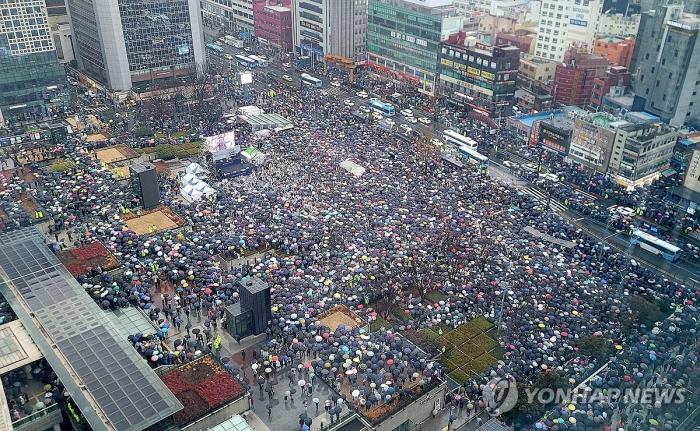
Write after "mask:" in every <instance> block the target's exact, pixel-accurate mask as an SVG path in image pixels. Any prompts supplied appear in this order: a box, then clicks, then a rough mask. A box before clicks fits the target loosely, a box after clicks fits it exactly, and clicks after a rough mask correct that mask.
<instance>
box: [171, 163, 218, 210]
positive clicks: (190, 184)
mask: <svg viewBox="0 0 700 431" xmlns="http://www.w3.org/2000/svg"><path fill="white" fill-rule="evenodd" d="M188 168H189V166H188ZM214 194H216V190H214V189H213V188H211V187H210V186H209V184H207V183H205V182H204V181H202V180H200V179H199V178H197V177H196V176H195V175H194V174H192V173H189V172H188V173H186V174H185V175H183V176H181V177H180V195H181V196H182V197H183V199H185V200H186V201H187V202H195V201H198V200H200V199H201V198H202V197H204V196H207V197H208V196H212V195H214Z"/></svg>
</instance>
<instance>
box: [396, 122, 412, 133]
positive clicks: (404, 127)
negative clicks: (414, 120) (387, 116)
mask: <svg viewBox="0 0 700 431" xmlns="http://www.w3.org/2000/svg"><path fill="white" fill-rule="evenodd" d="M399 129H401V131H402V132H403V133H404V134H407V135H408V134H411V133H413V128H412V127H411V126H409V125H408V124H402V125H401V126H400V127H399Z"/></svg>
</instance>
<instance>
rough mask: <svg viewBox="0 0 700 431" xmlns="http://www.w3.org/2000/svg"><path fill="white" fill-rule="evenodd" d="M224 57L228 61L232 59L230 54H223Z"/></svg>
mask: <svg viewBox="0 0 700 431" xmlns="http://www.w3.org/2000/svg"><path fill="white" fill-rule="evenodd" d="M224 58H225V59H226V60H229V61H231V60H233V56H232V55H231V54H224Z"/></svg>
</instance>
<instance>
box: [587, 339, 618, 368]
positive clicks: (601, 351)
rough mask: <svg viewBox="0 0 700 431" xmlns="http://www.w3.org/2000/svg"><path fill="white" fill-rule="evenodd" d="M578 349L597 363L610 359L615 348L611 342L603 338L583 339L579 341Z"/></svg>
mask: <svg viewBox="0 0 700 431" xmlns="http://www.w3.org/2000/svg"><path fill="white" fill-rule="evenodd" d="M578 348H579V351H580V352H581V353H583V354H584V355H586V356H590V357H591V358H594V359H595V360H597V361H600V362H604V361H607V360H608V359H610V356H612V354H613V352H614V351H615V348H614V347H613V344H612V342H611V341H610V340H608V339H605V338H603V337H595V336H589V337H583V338H581V339H580V340H579V343H578Z"/></svg>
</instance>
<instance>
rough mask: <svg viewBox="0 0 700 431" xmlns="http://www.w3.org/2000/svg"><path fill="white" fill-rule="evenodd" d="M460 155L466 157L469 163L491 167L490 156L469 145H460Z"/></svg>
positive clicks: (481, 166)
mask: <svg viewBox="0 0 700 431" xmlns="http://www.w3.org/2000/svg"><path fill="white" fill-rule="evenodd" d="M459 155H460V156H462V157H463V158H466V159H467V161H469V163H472V164H475V165H478V166H479V167H480V168H482V169H486V168H488V167H489V158H488V157H486V156H485V155H483V154H481V153H479V152H477V151H476V149H474V148H471V147H469V146H467V145H460V146H459Z"/></svg>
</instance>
